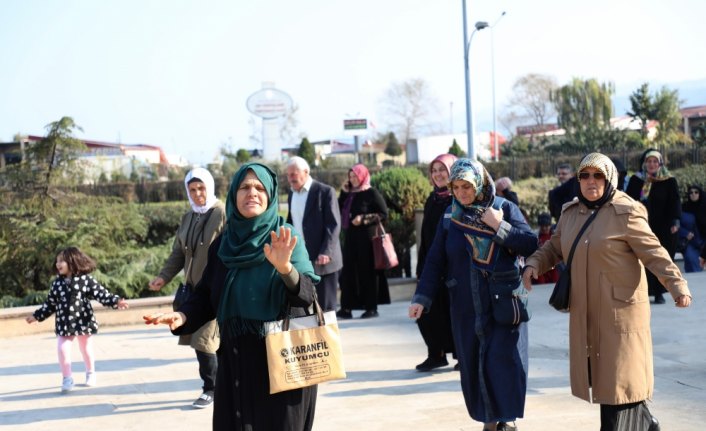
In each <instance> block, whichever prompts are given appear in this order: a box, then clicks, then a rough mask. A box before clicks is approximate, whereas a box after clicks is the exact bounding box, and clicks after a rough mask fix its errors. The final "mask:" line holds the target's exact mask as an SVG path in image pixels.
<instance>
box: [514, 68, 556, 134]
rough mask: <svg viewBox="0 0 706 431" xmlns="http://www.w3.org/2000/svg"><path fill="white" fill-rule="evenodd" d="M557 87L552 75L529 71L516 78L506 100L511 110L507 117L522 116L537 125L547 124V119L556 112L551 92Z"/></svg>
mask: <svg viewBox="0 0 706 431" xmlns="http://www.w3.org/2000/svg"><path fill="white" fill-rule="evenodd" d="M557 88H558V84H557V82H556V79H555V78H554V77H552V76H548V75H541V74H538V73H530V74H527V75H525V76H522V77H520V78H518V79H517V81H515V84H513V86H512V90H513V92H514V93H513V95H512V96H511V97H510V100H509V101H508V108H509V109H508V110H509V111H513V112H511V114H512V115H510V116H509V118H512V117H514V118H523V119H526V120H527V121H528V122H529V121H531V122H532V124H533V125H537V126H542V125H544V124H547V120H549V119H550V118H552V117H553V116H554V115H555V114H556V111H555V109H554V105H553V104H552V101H551V94H552V91H555V90H556V89H557ZM517 111H520V112H517ZM506 116H508V115H507V114H506Z"/></svg>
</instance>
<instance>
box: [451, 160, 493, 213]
mask: <svg viewBox="0 0 706 431" xmlns="http://www.w3.org/2000/svg"><path fill="white" fill-rule="evenodd" d="M456 180H463V181H468V182H469V183H471V185H472V186H473V188H474V189H476V200H475V201H473V203H472V204H471V205H470V207H474V206H475V207H481V208H483V209H485V208H487V207H489V206H490V205H491V204H492V203H493V197H494V196H495V182H493V178H492V177H491V176H490V174H489V173H488V171H487V170H486V169H485V166H483V165H482V164H481V163H480V162H476V161H475V160H471V159H458V160H456V162H455V163H454V164H453V166H451V174H450V175H449V184H450V183H452V182H454V181H456ZM454 202H455V203H457V204H458V205H459V206H463V205H462V204H461V203H460V202H458V201H457V200H456V198H455V197H454Z"/></svg>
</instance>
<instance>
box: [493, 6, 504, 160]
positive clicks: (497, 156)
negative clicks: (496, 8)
mask: <svg viewBox="0 0 706 431" xmlns="http://www.w3.org/2000/svg"><path fill="white" fill-rule="evenodd" d="M504 16H505V11H503V13H501V14H500V16H499V17H498V19H496V20H495V23H494V24H493V25H491V26H490V68H491V80H492V87H493V152H494V153H495V161H496V162H497V161H498V160H499V159H500V149H499V148H498V129H497V127H496V126H495V123H496V121H497V115H496V114H495V42H494V41H493V33H495V32H494V29H495V26H496V25H498V22H500V20H501V19H502V18H503V17H504Z"/></svg>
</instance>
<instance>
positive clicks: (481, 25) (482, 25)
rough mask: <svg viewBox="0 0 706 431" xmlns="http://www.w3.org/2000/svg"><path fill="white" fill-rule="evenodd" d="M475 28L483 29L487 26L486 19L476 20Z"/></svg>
mask: <svg viewBox="0 0 706 431" xmlns="http://www.w3.org/2000/svg"><path fill="white" fill-rule="evenodd" d="M475 27H476V30H483V29H484V28H486V27H488V23H487V22H486V21H478V22H476V25H475Z"/></svg>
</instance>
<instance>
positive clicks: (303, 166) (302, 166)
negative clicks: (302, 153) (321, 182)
mask: <svg viewBox="0 0 706 431" xmlns="http://www.w3.org/2000/svg"><path fill="white" fill-rule="evenodd" d="M290 166H296V167H297V169H299V170H302V171H307V172H311V168H309V163H307V161H306V160H304V159H303V158H301V157H299V156H294V157H290V158H289V161H288V162H287V167H290Z"/></svg>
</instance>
